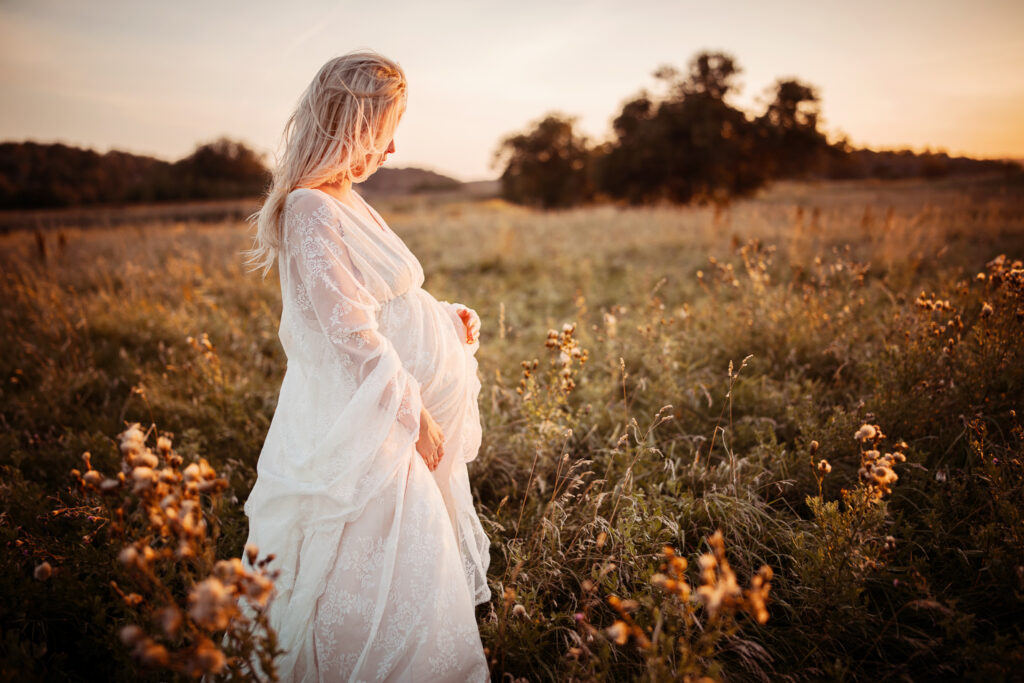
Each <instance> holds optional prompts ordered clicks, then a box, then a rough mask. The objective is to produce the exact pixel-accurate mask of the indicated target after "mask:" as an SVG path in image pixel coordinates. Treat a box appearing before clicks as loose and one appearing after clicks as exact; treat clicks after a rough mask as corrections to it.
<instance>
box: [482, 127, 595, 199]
mask: <svg viewBox="0 0 1024 683" xmlns="http://www.w3.org/2000/svg"><path fill="white" fill-rule="evenodd" d="M575 123H576V119H575V118H573V117H568V116H564V115H561V114H556V113H552V114H548V115H547V116H546V117H544V118H543V119H541V120H540V121H539V122H537V123H536V124H534V126H533V128H532V129H531V130H529V131H527V132H525V133H519V134H517V135H510V136H508V137H506V138H505V139H504V140H502V141H501V143H500V144H499V146H498V149H497V150H496V151H495V153H494V160H495V164H496V165H498V164H501V163H504V164H505V170H504V172H502V174H501V188H502V194H503V196H504V197H505V198H506V199H508V200H509V201H512V202H516V203H519V204H533V205H539V206H541V207H543V208H546V209H550V208H556V207H564V206H571V205H573V204H579V203H581V202H583V201H586V200H587V199H590V197H591V196H592V194H593V192H592V188H591V183H590V180H589V169H590V156H591V153H590V150H589V149H588V147H587V140H586V138H584V137H582V136H580V135H577V134H576V132H575V131H574V129H573V127H574V125H575Z"/></svg>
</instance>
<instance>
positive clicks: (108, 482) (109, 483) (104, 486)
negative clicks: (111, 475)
mask: <svg viewBox="0 0 1024 683" xmlns="http://www.w3.org/2000/svg"><path fill="white" fill-rule="evenodd" d="M119 488H121V482H120V481H119V480H117V479H104V480H103V481H102V482H100V491H102V492H103V493H111V492H113V491H115V490H117V489H119Z"/></svg>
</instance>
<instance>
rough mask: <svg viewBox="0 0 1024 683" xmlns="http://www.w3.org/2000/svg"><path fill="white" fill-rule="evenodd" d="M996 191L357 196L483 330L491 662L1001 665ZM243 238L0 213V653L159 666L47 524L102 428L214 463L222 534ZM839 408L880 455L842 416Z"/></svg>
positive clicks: (1006, 493) (262, 302) (1015, 628)
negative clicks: (31, 223) (565, 201)
mask: <svg viewBox="0 0 1024 683" xmlns="http://www.w3.org/2000/svg"><path fill="white" fill-rule="evenodd" d="M1021 188H1022V184H1021V180H1020V179H1019V178H1018V179H1009V180H1007V179H979V180H976V181H970V182H966V181H960V182H959V183H954V182H944V183H938V184H928V183H923V182H918V181H903V182H899V183H890V184H878V183H841V184H819V185H807V184H782V185H779V186H776V187H775V188H773V189H771V190H770V191H768V192H766V193H764V194H762V195H761V196H759V197H758V198H755V199H753V200H749V201H744V202H738V203H736V204H734V205H733V206H732V207H730V208H727V209H714V208H688V209H679V208H674V207H654V208H645V209H620V208H616V207H611V206H602V207H593V208H586V209H577V210H572V211H566V212H553V213H547V214H541V213H536V212H533V211H529V210H524V209H521V208H517V207H513V206H510V205H507V204H504V203H502V202H499V201H494V200H491V201H474V202H462V201H450V202H438V201H431V202H429V203H427V202H425V200H405V199H396V200H389V201H385V202H383V203H382V204H381V205H380V207H379V208H380V209H381V212H382V213H383V214H384V215H385V217H387V218H388V219H389V221H390V222H391V225H392V227H393V228H394V229H395V230H396V232H398V233H399V234H400V235H402V236H403V237H404V238H405V239H406V241H407V243H408V244H409V246H410V248H411V249H412V251H413V252H414V253H416V254H417V256H418V257H419V258H420V261H421V262H422V263H423V265H424V267H425V270H426V273H427V282H426V287H427V288H428V289H429V290H430V291H431V292H432V293H433V294H434V295H435V296H437V298H439V299H448V300H452V301H461V302H463V303H466V304H467V305H469V306H472V307H473V308H475V309H476V310H477V311H478V312H479V314H480V316H481V318H482V321H483V326H482V327H483V338H482V342H483V343H482V347H481V350H480V352H479V359H480V364H481V375H482V380H483V384H484V389H483V394H482V396H481V411H482V415H483V419H484V423H485V424H484V432H485V436H484V444H483V447H482V451H481V455H480V458H479V459H478V460H477V461H476V462H475V463H474V465H473V468H472V470H471V478H472V479H473V481H474V482H475V488H476V495H477V496H478V500H479V505H480V510H481V517H482V519H483V521H484V524H485V527H486V528H487V530H488V533H489V534H490V535H491V538H492V541H493V562H492V569H491V576H490V579H491V582H492V588H493V589H494V590H493V592H494V595H495V596H496V597H495V599H494V601H493V602H492V604H491V605H490V606H487V607H486V608H481V610H480V613H479V616H480V619H481V629H482V635H483V638H484V644H485V646H486V647H487V649H488V652H489V656H490V657H491V659H492V663H493V672H492V673H493V675H494V677H495V678H496V679H499V678H501V677H502V676H505V675H509V676H512V677H523V678H526V679H528V680H567V679H577V680H631V679H645V680H668V679H683V678H685V677H687V676H688V677H690V678H691V680H697V679H699V678H700V677H701V676H709V677H711V678H725V679H729V680H782V679H804V680H820V679H836V680H838V679H844V680H845V679H855V680H866V679H874V678H885V677H892V678H894V677H909V678H913V679H922V678H958V677H964V676H974V677H980V676H985V677H988V678H991V679H993V680H999V679H1000V678H1003V679H1006V678H1011V677H1012V675H1013V672H1014V671H1015V670H1017V669H1015V667H1019V665H1020V664H1021V663H1022V652H1024V648H1022V640H1021V632H1020V630H1019V624H1020V623H1021V618H1022V617H1024V610H1022V602H1021V598H1020V596H1021V595H1024V578H1022V577H1024V568H1022V567H1024V551H1022V544H1021V542H1020V541H1021V534H1020V528H1021V524H1022V512H1021V510H1024V478H1022V472H1024V468H1022V465H1021V430H1020V423H1019V418H1018V415H1019V412H1020V410H1021V409H1022V408H1024V402H1022V395H1024V392H1022V388H1024V357H1022V356H1024V353H1022V349H1021V347H1022V345H1021V344H1020V339H1021V334H1022V332H1024V323H1022V322H1021V319H1022V318H1024V290H1022V289H1021V287H1022V284H1024V283H1022V282H1021V276H1020V275H1019V274H1018V271H1019V270H1020V267H1019V265H1017V264H1015V263H1014V260H1015V259H1020V258H1021V257H1022V256H1024V194H1022V193H1021ZM61 234H62V235H63V238H61V237H60V235H61ZM246 246H247V238H246V233H245V228H244V226H242V225H240V224H236V223H230V224H220V225H203V226H198V225H179V226H167V225H135V226H131V227H124V228H118V229H92V230H74V229H64V230H63V231H62V232H50V233H47V234H46V235H45V236H44V237H42V241H41V242H40V238H37V237H36V236H35V235H34V234H31V233H12V234H9V235H5V236H3V237H0V268H2V270H3V287H4V297H5V302H4V307H3V315H2V318H0V325H2V327H3V340H4V341H3V344H4V347H3V354H2V356H0V379H2V381H3V389H2V393H0V401H2V413H0V419H2V420H3V421H4V427H5V430H4V432H3V435H2V437H0V443H2V450H0V467H2V470H0V480H2V488H0V514H2V517H0V519H2V525H0V531H2V533H3V538H4V542H5V543H6V544H7V545H8V548H9V549H10V550H11V552H9V553H8V555H7V556H6V559H5V560H4V561H3V562H2V563H0V567H2V572H0V590H2V591H3V595H4V596H5V598H6V599H5V601H4V603H3V606H2V607H0V622H2V624H3V626H2V629H3V631H2V641H0V642H2V643H3V644H2V646H0V647H2V655H3V659H2V661H3V665H2V669H3V672H4V676H5V677H7V675H8V674H9V673H12V672H16V673H17V674H18V676H19V678H20V679H21V680H34V679H39V680H42V679H47V678H66V679H70V680H88V679H91V678H94V677H95V676H97V675H101V677H102V678H105V679H110V680H129V679H136V678H138V677H139V676H142V677H143V678H145V677H147V676H152V678H153V680H158V679H165V678H166V675H170V674H166V675H165V674H160V673H157V672H151V673H150V672H148V670H147V669H144V668H143V669H137V668H136V666H137V665H136V664H135V663H134V661H135V660H132V659H131V656H130V655H131V652H130V651H129V650H128V649H126V648H124V647H123V646H122V645H121V644H120V642H119V640H118V637H117V634H118V630H119V629H120V628H121V627H123V626H125V625H126V624H127V623H130V621H131V620H132V619H133V618H134V617H133V616H132V615H133V614H134V613H133V612H132V611H131V609H129V606H127V605H125V604H124V601H123V599H122V598H121V597H120V596H118V595H117V593H116V592H115V591H113V590H112V589H111V588H110V586H109V582H110V581H111V580H112V579H116V580H118V581H122V582H123V581H126V580H128V579H129V578H130V577H126V576H124V575H123V574H119V572H123V570H122V569H119V568H118V567H119V565H118V564H117V563H116V560H115V558H116V556H117V552H118V549H119V548H118V547H111V546H108V545H107V544H106V542H105V540H104V539H107V538H109V536H107V535H105V534H107V533H108V532H106V531H104V530H103V529H97V525H99V524H100V522H98V521H97V519H95V518H97V517H98V516H97V515H90V514H83V515H79V516H73V515H72V516H69V515H57V516H54V515H53V514H52V512H51V511H52V510H54V509H79V508H80V507H81V505H83V504H84V503H83V500H82V496H83V495H84V493H83V491H82V489H81V488H80V486H79V485H77V484H76V483H75V479H74V478H72V477H71V476H70V475H69V472H70V470H71V469H72V468H75V467H81V460H80V456H81V453H82V452H83V451H86V450H88V451H90V452H91V453H92V463H93V465H94V466H95V467H96V468H97V469H98V470H102V471H116V469H117V467H118V466H119V464H120V454H119V453H118V450H117V446H116V444H115V443H114V441H113V440H112V437H113V435H116V434H118V433H120V432H122V431H123V430H124V428H125V424H126V423H130V422H142V423H143V424H150V423H155V424H156V425H157V426H158V427H159V429H160V430H161V432H170V433H173V434H174V435H175V440H174V443H175V445H176V448H177V452H178V453H180V454H181V456H182V457H183V458H185V459H186V460H195V459H197V458H199V457H200V456H202V457H204V458H206V459H207V460H208V461H209V462H210V463H211V464H212V466H213V467H214V468H215V469H216V471H217V472H219V473H220V475H221V476H222V477H223V478H224V479H225V480H226V489H225V490H224V491H223V493H222V494H220V495H221V496H222V503H221V505H220V507H219V508H218V510H217V511H216V521H217V524H218V528H219V529H220V535H219V537H218V539H217V545H216V555H217V557H219V558H228V557H234V556H239V555H240V554H241V552H242V548H241V545H242V543H243V541H244V538H245V535H246V534H245V519H244V516H243V515H242V512H241V502H242V501H243V500H244V498H245V496H246V494H247V492H248V490H249V487H250V486H251V484H252V481H253V477H254V466H255V461H256V457H257V455H258V453H259V449H260V445H261V443H262V439H263V436H264V435H265V433H266V429H267V426H268V424H269V419H270V417H271V416H272V412H273V408H274V405H275V402H276V395H277V389H278V386H279V382H280V379H281V376H282V373H283V368H284V358H283V356H282V352H281V350H280V347H279V344H278V342H277V338H276V328H277V322H278V316H279V313H280V302H279V293H278V288H277V282H276V280H275V279H274V278H271V279H268V280H267V281H261V280H259V279H258V278H257V277H255V276H252V275H249V274H247V273H245V272H244V271H243V269H242V268H241V266H240V258H239V256H238V254H239V251H240V250H241V249H243V248H244V247H246ZM1001 253H1005V254H1006V255H1007V258H1006V259H1004V260H1002V261H998V262H996V261H993V259H994V257H996V256H997V255H998V254H1001ZM986 264H989V265H988V266H986ZM979 272H982V273H984V274H985V277H984V278H982V279H978V278H977V274H978V273H979ZM922 291H923V292H924V294H925V295H924V296H923V297H922V296H921V294H922ZM922 301H923V302H928V301H930V302H931V304H932V305H931V306H930V307H929V306H928V305H927V304H924V305H922V304H921V303H920V302H922ZM935 302H943V303H941V304H939V305H937V304H936V303H935ZM945 302H948V306H947V305H946V304H945ZM986 306H987V307H988V308H987V309H986ZM563 326H568V327H563ZM549 330H554V331H555V333H554V336H553V337H552V336H551V335H549ZM563 354H564V355H563ZM748 356H752V357H750V358H749V359H748ZM566 357H568V359H569V362H568V363H567V362H566ZM744 359H747V360H744ZM523 361H526V363H525V365H524V364H523ZM534 361H536V362H534ZM865 423H867V424H870V425H877V426H878V428H879V430H880V431H884V432H885V433H886V434H888V435H891V445H889V447H888V450H889V451H891V452H892V453H891V454H890V453H884V454H883V453H882V451H885V450H886V448H885V447H884V444H883V443H882V442H879V447H869V445H865V444H860V443H859V442H858V441H857V440H855V439H854V435H855V433H856V432H857V431H858V429H859V428H860V427H861V425H863V424H865ZM901 440H905V442H906V444H905V445H900V446H898V447H896V445H895V444H896V443H897V442H899V441H901ZM812 442H814V445H813V446H812ZM897 453H898V454H899V457H905V458H906V462H905V463H902V462H899V458H898V457H896V455H895V454H897ZM823 460H824V461H826V464H827V468H826V467H825V466H823V465H821V464H820V463H821V461H823ZM883 466H884V467H883ZM876 470H879V471H876ZM880 470H886V471H880ZM865 473H866V474H865ZM897 479H898V481H897ZM883 488H884V490H883ZM211 510H212V509H211ZM211 514H212V512H211ZM91 518H94V519H91ZM716 532H720V535H717V536H716V535H715V534H716ZM83 537H87V538H86V540H83ZM706 539H710V540H706ZM666 548H668V549H671V550H666ZM263 550H265V551H268V552H269V549H263ZM701 555H703V556H704V557H705V559H703V560H699V559H698V558H699V556H701ZM673 558H675V559H674V560H673ZM683 558H689V559H690V562H689V563H688V564H689V566H686V565H685V564H684V563H682V562H681V560H682V559H683ZM44 562H45V563H47V566H48V567H49V570H47V571H42V574H45V575H46V578H45V580H40V579H38V578H36V577H35V576H34V573H35V572H36V570H37V567H40V566H42V564H43V563H44ZM762 565H767V567H770V569H771V571H770V572H768V571H767V570H762V569H760V568H761V567H762ZM723 568H724V569H723ZM725 569H727V570H728V571H727V572H726V571H725ZM709 572H710V573H709ZM752 579H756V581H753V582H751V580H752ZM669 582H671V583H669ZM748 582H749V583H748ZM769 582H770V586H771V590H770V593H769V592H767V590H768V588H767V586H768V584H769ZM185 583H187V582H185ZM185 583H182V584H181V585H178V587H177V590H178V592H179V597H180V598H181V599H185V596H186V595H187V592H188V590H190V587H189V586H188V585H185ZM684 586H685V587H686V588H685V589H684ZM691 586H692V587H693V590H690V588H689V587H691ZM744 586H747V588H746V589H745V590H746V592H744ZM701 588H705V589H706V590H703V591H702V590H699V589H701ZM737 591H739V592H737ZM610 598H612V599H610ZM723 606H724V607H723ZM132 609H134V608H132ZM745 613H747V614H749V615H750V616H744V614H745ZM162 645H163V646H165V647H167V648H168V652H176V651H185V652H190V651H194V646H195V643H191V644H190V643H188V642H166V643H162ZM190 646H192V647H193V650H189V649H188V648H189V647H190ZM182 675H183V674H182Z"/></svg>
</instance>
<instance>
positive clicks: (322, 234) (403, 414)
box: [284, 195, 420, 432]
mask: <svg viewBox="0 0 1024 683" xmlns="http://www.w3.org/2000/svg"><path fill="white" fill-rule="evenodd" d="M284 227H285V240H284V241H285V249H286V251H287V255H288V258H289V259H290V262H291V266H292V268H293V270H292V272H293V273H294V275H295V276H296V277H297V278H298V279H299V281H300V282H301V285H302V291H303V292H304V299H305V301H304V302H303V303H304V304H305V307H307V308H309V309H311V310H312V312H313V313H314V314H315V316H316V320H317V321H318V323H319V326H320V328H321V330H322V332H323V334H324V336H325V337H326V339H327V341H328V342H330V346H331V348H332V349H333V350H334V352H335V353H336V355H337V358H338V360H339V361H340V362H341V363H342V365H343V366H345V367H346V368H347V369H348V370H349V371H350V372H351V373H352V375H353V377H354V378H355V381H356V384H357V385H361V384H363V383H365V382H367V381H368V379H370V378H371V377H383V378H389V379H388V383H387V385H386V386H384V387H383V388H382V392H381V396H382V399H381V403H390V402H391V401H393V400H394V398H395V396H394V394H395V392H396V391H397V392H399V393H400V396H401V403H400V406H399V409H398V417H399V420H400V421H401V422H402V424H403V426H404V427H406V428H407V429H409V430H411V431H414V432H415V431H418V429H419V405H420V400H419V390H420V389H419V384H418V383H417V381H416V379H415V378H414V377H413V376H412V375H411V374H410V373H409V372H408V371H406V370H405V369H404V368H403V367H402V363H401V360H400V359H399V357H398V354H397V352H396V351H395V349H394V346H393V345H392V344H391V342H390V340H388V339H387V337H385V336H383V335H382V334H381V333H380V332H379V331H378V326H377V311H378V309H379V307H380V306H379V304H378V302H377V300H376V298H374V296H373V295H372V293H371V292H369V291H368V290H367V288H366V287H365V285H364V281H363V278H362V275H361V274H360V272H359V270H358V268H356V266H355V265H354V264H353V262H352V258H351V257H350V255H349V249H348V246H347V245H346V244H345V240H344V232H343V229H342V226H341V225H340V223H339V221H338V219H337V218H336V216H334V215H333V214H332V213H331V212H330V210H329V208H328V207H327V206H326V205H325V204H324V203H323V202H322V200H321V199H320V198H317V197H315V196H312V195H304V196H302V197H300V198H298V199H297V200H296V202H295V204H294V205H293V206H292V207H290V208H289V211H288V212H287V213H286V216H285V225H284ZM378 369H381V370H383V371H381V372H377V373H376V374H375V371H377V370H378Z"/></svg>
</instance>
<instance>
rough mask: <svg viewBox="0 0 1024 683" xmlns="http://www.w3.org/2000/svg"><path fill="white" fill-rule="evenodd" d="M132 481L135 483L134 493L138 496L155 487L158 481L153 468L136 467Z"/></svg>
mask: <svg viewBox="0 0 1024 683" xmlns="http://www.w3.org/2000/svg"><path fill="white" fill-rule="evenodd" d="M132 480H133V481H134V482H135V486H133V487H132V493H134V494H136V495H138V494H139V493H142V492H143V491H145V490H147V489H149V488H150V487H151V486H152V485H153V483H154V482H155V481H156V472H155V471H154V470H153V468H151V467H136V468H135V469H133V470H132Z"/></svg>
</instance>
